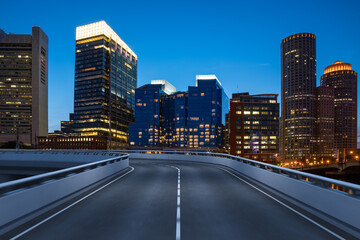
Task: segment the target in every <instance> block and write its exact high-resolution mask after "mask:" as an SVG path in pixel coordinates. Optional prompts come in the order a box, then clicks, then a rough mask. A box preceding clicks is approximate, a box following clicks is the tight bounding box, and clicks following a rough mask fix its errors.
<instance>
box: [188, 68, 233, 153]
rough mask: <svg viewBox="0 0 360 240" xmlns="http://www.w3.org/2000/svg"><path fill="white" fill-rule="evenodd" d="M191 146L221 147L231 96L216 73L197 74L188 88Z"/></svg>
mask: <svg viewBox="0 0 360 240" xmlns="http://www.w3.org/2000/svg"><path fill="white" fill-rule="evenodd" d="M188 94H189V97H188V123H187V125H188V135H189V147H193V148H198V147H214V148H221V138H222V124H225V114H226V113H228V111H229V98H228V96H227V95H226V94H225V91H224V89H223V88H222V86H221V83H220V81H219V80H218V79H217V77H216V76H215V75H197V76H196V86H195V87H189V90H188Z"/></svg>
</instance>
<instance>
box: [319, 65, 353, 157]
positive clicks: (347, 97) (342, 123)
mask: <svg viewBox="0 0 360 240" xmlns="http://www.w3.org/2000/svg"><path fill="white" fill-rule="evenodd" d="M321 85H322V86H327V87H331V88H334V91H335V96H334V101H335V105H334V106H335V137H334V139H335V146H334V147H335V153H334V154H335V157H336V158H338V159H340V160H343V159H344V158H349V157H350V156H348V155H351V153H356V149H357V73H356V72H355V71H354V70H352V69H351V64H349V63H343V62H340V61H336V62H335V63H333V64H332V65H330V66H328V67H326V68H325V71H324V75H322V76H321ZM354 155H355V154H354Z"/></svg>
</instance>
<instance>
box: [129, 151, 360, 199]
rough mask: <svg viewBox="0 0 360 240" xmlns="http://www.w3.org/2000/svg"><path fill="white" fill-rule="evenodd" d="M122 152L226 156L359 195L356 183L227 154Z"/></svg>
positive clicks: (154, 152) (152, 152) (158, 152)
mask: <svg viewBox="0 0 360 240" xmlns="http://www.w3.org/2000/svg"><path fill="white" fill-rule="evenodd" d="M124 152H127V153H142V154H182V155H194V156H210V157H222V158H227V159H230V160H235V161H238V162H242V163H245V164H248V165H251V166H254V167H258V168H261V169H264V170H268V171H271V172H274V173H277V174H282V175H287V176H289V177H291V178H294V179H299V180H304V181H306V182H308V183H311V184H315V185H318V186H321V187H324V188H330V189H333V190H338V191H340V192H345V193H347V194H349V195H351V196H353V197H360V185H357V184H353V183H348V182H344V181H339V180H335V179H331V178H327V177H322V176H319V175H315V174H311V173H306V172H301V171H297V170H293V169H289V168H284V167H279V166H275V165H272V164H268V163H263V162H259V161H255V160H251V159H246V158H242V157H237V156H233V155H229V154H222V153H210V152H192V151H161V150H151V151H143V150H129V151H124Z"/></svg>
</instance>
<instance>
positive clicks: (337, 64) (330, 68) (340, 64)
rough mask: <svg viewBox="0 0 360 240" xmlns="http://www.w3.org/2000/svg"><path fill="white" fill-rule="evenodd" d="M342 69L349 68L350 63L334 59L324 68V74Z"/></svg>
mask: <svg viewBox="0 0 360 240" xmlns="http://www.w3.org/2000/svg"><path fill="white" fill-rule="evenodd" d="M342 70H351V64H350V63H344V62H340V61H336V62H334V63H333V64H331V65H330V66H327V67H326V68H325V70H324V74H327V73H331V72H336V71H342Z"/></svg>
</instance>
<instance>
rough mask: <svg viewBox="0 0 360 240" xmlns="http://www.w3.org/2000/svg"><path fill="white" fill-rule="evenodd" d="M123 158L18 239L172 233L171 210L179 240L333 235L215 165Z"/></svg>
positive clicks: (154, 236)
mask: <svg viewBox="0 0 360 240" xmlns="http://www.w3.org/2000/svg"><path fill="white" fill-rule="evenodd" d="M130 164H131V166H133V167H134V171H133V172H131V173H129V174H128V175H126V176H124V177H123V178H121V179H119V180H117V181H115V182H114V183H112V184H110V185H108V186H107V187H105V188H103V189H102V190H100V191H98V192H96V193H95V194H93V195H91V196H90V197H88V198H86V199H84V200H83V201H81V202H79V203H77V204H76V205H74V206H72V207H71V208H69V209H67V210H65V211H63V212H62V213H60V214H58V215H57V216H55V217H53V218H51V219H50V220H48V221H46V222H44V223H43V224H41V225H39V226H38V227H36V228H34V229H32V230H31V231H29V232H27V233H26V234H24V235H22V236H21V237H19V238H18V239H37V240H38V239H47V240H48V239H61V240H64V239H142V240H143V239H156V240H159V239H167V240H168V239H176V235H177V228H176V222H177V218H178V219H179V221H178V223H179V227H180V228H178V231H179V230H180V231H179V233H178V239H184V240H190V239H207V240H208V239H226V240H231V239H286V240H288V239H301V240H304V239H306V240H309V239H338V238H336V237H335V236H334V235H332V234H330V233H329V232H327V231H326V230H323V229H321V228H320V227H319V226H316V225H315V224H314V223H312V222H310V221H308V220H306V219H305V218H303V217H302V216H300V215H298V214H296V213H294V212H293V211H291V210H289V209H288V208H286V207H284V206H283V205H281V204H279V203H278V202H276V201H274V200H273V199H271V198H269V197H268V196H266V195H265V194H263V193H261V192H259V191H258V190H256V189H254V188H253V187H251V186H249V185H248V184H246V183H244V182H242V181H241V180H239V179H237V178H236V177H234V176H232V175H231V174H229V173H227V172H225V171H223V170H221V169H219V168H217V167H214V166H207V165H200V164H199V165H197V164H192V165H190V164H179V163H178V164H176V163H166V164H165V163H156V164H155V163H152V162H149V161H147V162H131V163H130ZM168 165H171V166H173V167H170V166H168ZM174 167H177V168H178V169H180V173H181V178H179V176H178V171H177V169H176V168H174ZM178 179H180V181H179V182H180V184H178ZM179 187H180V191H178V188H179ZM178 195H179V197H180V205H179V208H180V211H179V212H177V208H178V205H177V198H178ZM29 227H31V226H29ZM179 235H180V236H179Z"/></svg>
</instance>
